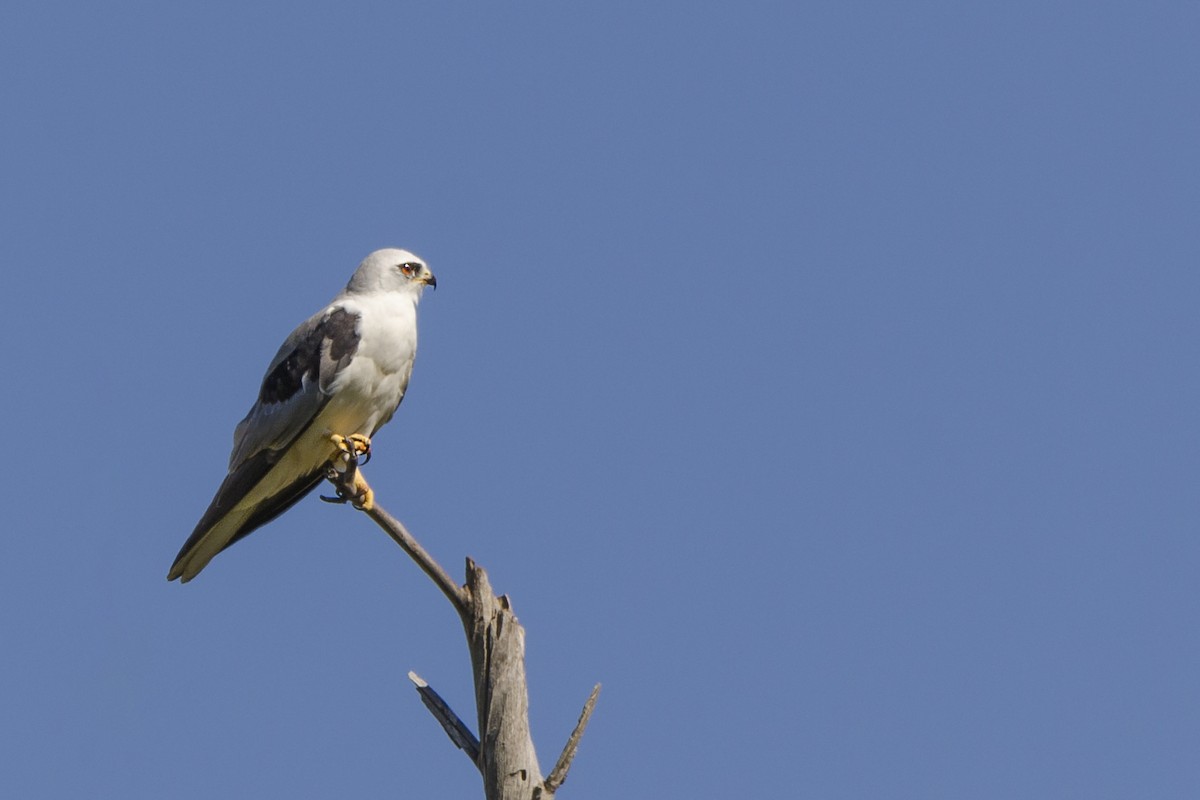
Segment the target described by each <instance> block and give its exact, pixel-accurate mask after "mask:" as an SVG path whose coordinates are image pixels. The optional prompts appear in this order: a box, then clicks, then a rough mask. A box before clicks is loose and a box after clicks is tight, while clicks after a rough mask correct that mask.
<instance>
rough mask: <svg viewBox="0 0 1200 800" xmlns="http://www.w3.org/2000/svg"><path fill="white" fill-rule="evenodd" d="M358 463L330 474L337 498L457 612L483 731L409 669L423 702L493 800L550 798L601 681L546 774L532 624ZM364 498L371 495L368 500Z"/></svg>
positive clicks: (477, 569)
mask: <svg viewBox="0 0 1200 800" xmlns="http://www.w3.org/2000/svg"><path fill="white" fill-rule="evenodd" d="M358 466H359V465H358V463H357V462H354V461H352V462H351V463H350V464H349V465H348V468H347V469H346V470H345V471H344V472H334V473H333V474H332V475H331V476H330V478H329V480H330V482H331V483H333V485H334V487H335V488H336V490H337V500H335V501H341V502H351V503H353V504H354V507H355V508H357V509H359V510H360V511H364V512H366V514H367V516H369V517H370V518H371V519H372V520H374V522H375V524H376V525H378V526H379V527H380V528H382V529H383V530H384V532H385V533H387V535H388V536H390V537H391V538H392V540H393V541H394V542H396V544H398V545H400V547H401V548H402V549H403V550H404V552H406V553H408V555H409V556H410V557H411V558H412V559H413V561H416V562H417V565H418V566H419V567H420V568H421V570H422V571H423V572H424V573H425V574H426V575H428V576H429V577H430V579H431V580H433V582H434V583H435V584H436V585H437V587H438V589H440V590H441V592H442V594H444V595H445V596H446V599H448V600H449V601H450V603H451V604H452V605H453V606H454V610H455V611H457V612H458V615H459V618H460V619H461V620H462V623H463V628H464V630H465V631H466V634H467V646H468V648H469V649H470V651H471V666H472V672H473V674H474V679H475V705H476V711H477V714H478V719H479V737H478V738H476V737H475V736H474V734H472V733H471V731H470V729H469V728H468V727H467V726H466V724H465V723H464V722H463V721H462V720H461V719H460V718H459V717H458V715H457V714H455V713H454V711H453V710H452V709H451V708H450V707H449V706H448V705H447V704H446V702H445V701H444V700H442V698H441V697H440V696H439V695H438V694H437V692H435V691H433V689H432V688H430V687H429V685H428V684H427V683H425V681H423V680H421V679H420V678H419V677H417V676H415V675H414V674H413V673H411V672H410V673H409V677H410V679H412V680H413V683H415V684H416V685H417V691H418V692H420V694H421V700H422V702H424V703H425V705H426V707H427V708H428V709H429V710H430V712H431V713H432V714H433V716H434V718H435V719H437V720H438V722H439V723H440V724H441V725H442V727H443V729H444V730H445V731H446V733H447V735H449V736H450V739H451V741H453V742H454V743H455V745H457V746H458V747H460V748H462V749H463V750H464V751H465V752H466V753H467V754H468V756H470V757H471V759H472V761H473V762H474V763H475V765H476V766H477V767H478V768H479V771H480V772H481V773H482V774H483V785H484V792H485V795H486V797H487V800H551V799H552V798H553V797H554V793H555V792H556V791H558V788H559V787H560V786H562V784H563V781H565V780H566V778H567V772H568V770H569V769H570V768H571V762H572V760H573V759H574V758H575V753H576V752H577V751H578V749H579V740H580V739H581V738H582V737H583V732H584V730H585V729H586V727H587V723H588V720H589V719H590V718H591V715H592V710H593V709H594V708H595V705H596V698H597V696H598V695H599V693H600V685H599V684H596V688H595V689H593V690H592V694H591V696H590V697H589V698H588V701H587V703H586V704H585V705H584V707H583V713H582V714H580V717H579V721H578V722H577V723H576V725H575V730H574V731H573V732H572V733H571V736H570V738H569V739H568V740H567V744H566V746H565V747H564V748H563V751H562V755H560V756H559V758H558V763H557V764H555V766H554V769H553V771H551V773H550V777H549V778H546V779H544V780H543V778H542V773H541V769H540V768H539V767H538V761H537V753H536V752H535V751H534V747H533V739H532V737H531V736H530V732H529V694H528V687H527V685H526V681H525V629H524V628H523V627H522V626H521V623H520V622H519V621H517V617H516V615H515V614H514V613H513V611H512V604H511V603H510V602H509V599H508V597H506V596H500V597H497V596H496V594H495V592H493V591H492V587H491V584H490V582H489V581H488V577H487V572H485V571H484V569H483V568H482V567H480V566H479V565H477V564H476V563H475V562H473V561H471V560H470V559H467V583H466V585H465V586H459V585H458V584H456V583H455V582H454V581H453V580H452V579H451V578H450V575H449V574H448V573H447V572H446V570H444V569H442V567H441V565H440V564H438V563H437V562H436V561H435V560H434V559H433V557H432V556H430V555H429V553H428V552H426V550H425V548H423V547H421V545H420V543H418V542H417V540H416V539H414V538H413V536H412V534H410V533H409V532H408V530H407V529H406V528H405V527H404V525H403V524H402V523H401V522H400V521H399V520H397V519H396V518H395V517H393V516H392V515H391V514H389V513H388V512H387V511H385V510H384V509H383V508H382V507H381V506H379V504H378V503H375V502H374V501H373V493H372V492H371V491H370V487H369V486H367V483H366V479H365V478H363V476H362V473H361V471H360V470H359V469H358ZM364 497H365V498H367V499H366V500H365V501H361V499H362V498H364ZM360 501H361V502H360Z"/></svg>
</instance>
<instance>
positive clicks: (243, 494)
mask: <svg viewBox="0 0 1200 800" xmlns="http://www.w3.org/2000/svg"><path fill="white" fill-rule="evenodd" d="M277 460H278V454H277V453H275V452H273V451H263V452H261V453H259V454H257V455H255V456H253V457H252V458H250V459H248V460H247V461H246V462H245V463H243V464H242V465H240V466H239V467H237V468H236V469H234V470H233V471H231V472H230V473H229V474H228V475H227V476H226V477H225V480H224V481H223V482H222V483H221V488H219V489H218V490H217V493H216V496H214V497H213V500H212V503H210V504H209V506H208V510H207V511H205V512H204V516H202V517H201V518H200V521H199V522H198V523H197V524H196V528H195V529H194V530H193V531H192V535H191V536H189V537H188V540H187V541H186V542H185V543H184V545H183V548H182V549H180V551H179V555H177V556H176V557H175V563H174V564H172V565H171V571H170V572H168V573H167V580H169V581H173V580H175V579H177V578H178V579H180V580H181V582H182V583H187V582H188V581H190V580H191V579H192V578H194V577H196V576H197V575H198V574H199V573H200V570H202V569H204V567H205V566H207V565H208V562H209V561H212V559H213V557H214V556H216V555H217V553H220V552H221V551H222V550H224V549H225V548H227V547H229V546H230V545H232V544H233V543H234V542H237V541H239V540H241V539H244V538H245V537H246V536H249V535H250V534H251V533H253V532H254V531H255V530H257V529H258V528H261V527H262V526H263V525H266V524H267V523H268V522H270V521H271V520H273V519H275V518H276V517H278V516H279V515H280V514H282V513H283V512H284V511H287V510H288V509H289V508H291V507H292V506H293V505H295V504H296V503H297V502H299V501H300V500H301V499H302V498H303V497H304V496H305V495H307V494H308V493H309V492H311V491H312V490H313V489H314V488H316V486H317V484H319V483H320V482H321V480H322V478H323V477H324V474H325V470H324V468H323V467H322V468H321V469H318V470H315V471H313V472H311V473H309V474H306V475H302V476H301V477H299V478H297V479H296V480H294V481H292V482H291V483H289V484H287V485H285V486H284V487H282V488H281V489H279V490H278V491H276V492H274V493H273V494H271V495H269V496H263V497H256V496H255V495H256V494H258V492H256V489H258V488H259V487H260V486H261V485H262V484H263V483H264V479H265V478H266V477H267V475H268V473H269V472H270V471H271V468H272V467H274V466H275V464H276V463H277Z"/></svg>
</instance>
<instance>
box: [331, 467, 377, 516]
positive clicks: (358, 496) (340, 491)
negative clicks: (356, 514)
mask: <svg viewBox="0 0 1200 800" xmlns="http://www.w3.org/2000/svg"><path fill="white" fill-rule="evenodd" d="M325 477H326V478H328V479H329V482H330V483H332V484H333V485H334V487H335V488H336V489H337V496H336V497H326V496H325V495H321V496H320V497H321V499H322V500H324V501H325V502H326V503H349V504H350V505H352V506H354V507H355V508H357V509H358V510H359V511H370V510H371V509H372V508H374V507H375V490H374V489H372V488H371V484H369V483H367V479H366V478H364V477H363V474H362V473H361V472H359V471H358V470H357V469H356V470H354V471H353V472H352V473H349V474H347V473H346V472H338V471H337V470H336V469H334V468H332V467H330V469H329V472H328V474H326V476H325Z"/></svg>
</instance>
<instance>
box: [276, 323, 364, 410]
mask: <svg viewBox="0 0 1200 800" xmlns="http://www.w3.org/2000/svg"><path fill="white" fill-rule="evenodd" d="M357 324H358V315H356V314H352V313H350V312H349V311H346V309H344V308H336V309H334V310H333V311H332V312H330V313H329V314H328V315H326V316H325V317H324V318H323V319H322V320H321V321H320V322H318V323H317V324H316V325H315V326H314V327H313V329H312V330H310V331H309V332H308V333H307V335H305V336H303V337H302V338H301V339H300V341H299V342H297V343H296V348H295V349H294V350H292V352H290V353H288V355H287V357H286V358H284V359H283V360H282V361H280V362H279V363H278V364H277V365H276V366H275V369H273V370H271V371H270V372H269V373H268V374H267V376H266V377H265V378H263V382H262V388H261V389H260V390H259V392H258V401H259V402H260V403H262V404H263V405H269V404H272V403H282V402H284V401H286V400H289V399H290V398H292V397H293V396H294V395H295V394H296V392H298V391H300V389H301V388H302V387H303V386H304V379H305V378H306V377H307V378H308V380H309V382H310V383H311V382H314V381H316V380H317V379H318V378H320V377H321V361H322V356H323V351H325V349H326V347H328V354H329V355H328V357H329V358H330V359H331V360H332V362H333V364H330V367H333V366H334V365H338V366H340V365H341V364H340V362H342V361H343V360H348V359H349V358H350V356H353V355H354V351H355V350H357V349H358V332H357V331H356V330H355V327H356V326H357Z"/></svg>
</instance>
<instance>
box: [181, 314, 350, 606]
mask: <svg viewBox="0 0 1200 800" xmlns="http://www.w3.org/2000/svg"><path fill="white" fill-rule="evenodd" d="M358 320H359V317H358V315H357V314H355V313H353V312H350V311H347V310H346V309H344V308H342V307H340V306H330V307H329V308H327V309H325V310H324V311H322V312H320V313H318V314H316V315H314V316H313V317H311V318H310V319H308V320H307V321H306V322H305V323H304V324H303V325H301V326H300V327H299V328H296V330H295V331H293V332H292V335H291V336H289V337H288V338H287V341H285V342H284V343H283V347H281V348H280V349H279V352H278V353H277V354H276V355H275V358H274V360H272V361H271V365H270V366H269V367H268V368H267V375H266V377H265V378H263V382H262V388H261V389H260V390H259V393H258V402H256V403H255V404H254V407H253V408H251V409H250V413H249V414H247V415H246V418H245V419H244V420H242V421H241V423H239V424H238V426H237V431H236V432H235V433H234V437H233V454H232V456H230V459H229V474H228V475H226V476H225V480H224V481H223V482H222V483H221V486H220V488H219V489H217V493H216V495H215V496H214V497H213V499H212V502H211V503H210V504H209V506H208V510H207V511H205V512H204V516H203V517H201V518H200V522H198V523H197V524H196V527H195V529H194V530H193V531H192V535H191V536H189V537H188V540H187V542H185V543H184V545H183V548H182V549H180V551H179V555H177V556H176V557H175V563H174V564H172V565H171V571H170V572H169V573H168V575H167V578H168V579H169V580H175V579H176V578H182V579H183V580H184V581H185V582H186V581H189V580H191V579H192V578H194V577H195V576H196V574H197V573H199V572H200V570H202V569H204V566H205V565H206V564H207V563H208V562H209V561H210V560H211V559H212V557H213V556H215V555H216V554H217V553H219V552H221V551H222V550H224V549H225V548H226V547H229V546H230V545H231V544H233V543H234V542H236V541H238V540H239V539H242V538H243V537H245V536H247V535H249V534H250V533H251V532H253V531H254V530H255V529H256V528H259V527H261V526H263V525H266V524H267V523H268V522H270V521H271V520H273V519H274V518H275V517H277V516H279V515H280V514H282V513H283V512H284V511H286V510H287V509H288V508H290V507H291V506H292V505H294V504H295V503H296V502H297V501H298V500H300V498H302V497H304V495H306V494H308V493H309V492H310V491H312V490H313V488H314V487H316V486H317V484H319V483H320V482H321V480H322V478H323V477H324V475H323V471H322V470H321V469H318V470H316V471H314V472H313V473H311V474H308V475H295V476H292V479H291V481H290V482H289V483H288V484H287V485H286V486H285V487H284V488H283V489H281V490H279V491H277V492H275V493H274V494H272V495H271V496H269V497H268V496H264V497H261V498H259V499H258V501H257V502H256V503H255V504H254V505H253V507H251V508H250V509H248V510H246V511H244V512H241V513H234V514H231V512H232V511H234V509H235V508H236V507H237V505H238V504H239V503H240V502H241V501H242V500H243V499H244V498H246V497H247V496H249V495H250V493H251V492H254V491H255V489H256V487H257V486H258V485H259V484H260V482H261V481H262V480H263V478H265V477H266V475H267V473H269V472H270V471H271V469H272V468H273V467H274V465H275V464H276V463H277V462H278V461H279V458H280V456H281V455H282V451H283V450H286V449H287V447H288V445H290V444H291V443H292V441H294V440H295V438H296V437H297V436H299V435H300V434H301V433H302V432H303V431H304V429H305V428H307V427H308V426H309V425H310V424H311V423H312V421H313V419H315V418H316V416H317V414H318V413H320V411H321V409H322V408H323V407H324V406H325V404H326V403H327V402H329V395H328V390H329V386H330V384H331V383H332V382H333V379H334V378H335V377H336V376H337V374H338V372H339V371H340V370H342V369H343V368H345V366H346V365H347V364H349V363H350V361H351V359H353V358H354V353H355V352H356V351H357V350H358V341H359V333H358Z"/></svg>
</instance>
